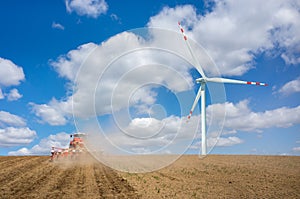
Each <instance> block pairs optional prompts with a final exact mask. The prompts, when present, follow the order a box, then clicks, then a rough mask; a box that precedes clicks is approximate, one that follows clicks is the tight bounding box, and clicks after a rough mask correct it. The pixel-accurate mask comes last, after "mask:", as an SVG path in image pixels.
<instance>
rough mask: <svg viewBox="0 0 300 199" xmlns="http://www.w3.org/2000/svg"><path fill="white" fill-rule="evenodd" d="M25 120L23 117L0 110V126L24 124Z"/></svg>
mask: <svg viewBox="0 0 300 199" xmlns="http://www.w3.org/2000/svg"><path fill="white" fill-rule="evenodd" d="M25 125H26V122H25V120H24V119H23V118H21V117H19V116H17V115H14V114H11V113H9V112H6V111H0V127H5V126H15V127H16V126H25Z"/></svg>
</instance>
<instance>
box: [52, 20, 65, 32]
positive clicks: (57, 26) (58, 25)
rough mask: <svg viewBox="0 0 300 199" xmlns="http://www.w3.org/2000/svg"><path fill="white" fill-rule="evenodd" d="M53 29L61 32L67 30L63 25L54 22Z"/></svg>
mask: <svg viewBox="0 0 300 199" xmlns="http://www.w3.org/2000/svg"><path fill="white" fill-rule="evenodd" d="M51 27H52V28H53V29H59V30H64V29H65V27H64V26H63V25H61V24H60V23H56V22H52V25H51Z"/></svg>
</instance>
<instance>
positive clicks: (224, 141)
mask: <svg viewBox="0 0 300 199" xmlns="http://www.w3.org/2000/svg"><path fill="white" fill-rule="evenodd" d="M243 142H244V141H243V140H241V139H240V138H238V137H236V136H230V137H226V138H225V137H219V138H208V139H207V146H208V147H213V146H218V147H222V146H227V147H228V146H233V145H237V144H241V143H243ZM214 144H215V145H214Z"/></svg>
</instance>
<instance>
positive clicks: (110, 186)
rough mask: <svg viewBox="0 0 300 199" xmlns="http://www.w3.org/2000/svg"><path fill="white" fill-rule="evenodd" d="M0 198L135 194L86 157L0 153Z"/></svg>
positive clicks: (125, 196) (120, 180)
mask: <svg viewBox="0 0 300 199" xmlns="http://www.w3.org/2000/svg"><path fill="white" fill-rule="evenodd" d="M0 168H1V170H0V198H30V199H31V198H138V196H137V194H136V192H135V190H134V189H133V188H132V187H131V186H130V185H129V184H128V183H127V182H126V181H125V180H124V179H123V178H122V177H120V176H119V175H118V174H117V173H116V172H115V171H113V170H112V169H110V168H108V167H105V166H103V165H102V164H99V163H97V162H96V161H91V159H88V160H86V161H82V162H79V163H74V162H49V157H0Z"/></svg>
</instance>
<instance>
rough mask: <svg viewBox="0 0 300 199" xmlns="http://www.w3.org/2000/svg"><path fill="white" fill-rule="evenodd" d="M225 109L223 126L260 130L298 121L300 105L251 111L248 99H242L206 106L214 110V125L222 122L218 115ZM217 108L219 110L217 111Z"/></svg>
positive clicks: (243, 129)
mask: <svg viewBox="0 0 300 199" xmlns="http://www.w3.org/2000/svg"><path fill="white" fill-rule="evenodd" d="M224 108H225V110H226V118H225V123H224V128H225V130H226V129H229V130H235V131H248V132H253V131H254V132H260V130H261V129H266V128H287V127H291V126H293V125H296V124H299V123H300V106H297V107H293V108H289V107H281V108H277V109H274V110H267V111H264V112H253V111H252V110H251V109H250V107H249V101H248V100H243V101H240V102H238V103H236V104H233V103H231V102H225V103H222V104H213V105H210V106H208V108H207V112H208V114H210V112H212V110H213V111H214V114H215V117H214V123H215V125H217V124H220V123H222V122H223V121H221V120H220V121H219V119H218V118H220V117H219V116H218V114H219V115H221V112H222V111H223V110H224ZM218 109H219V110H221V112H220V113H218Z"/></svg>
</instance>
